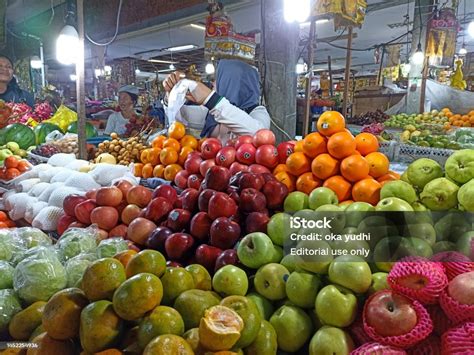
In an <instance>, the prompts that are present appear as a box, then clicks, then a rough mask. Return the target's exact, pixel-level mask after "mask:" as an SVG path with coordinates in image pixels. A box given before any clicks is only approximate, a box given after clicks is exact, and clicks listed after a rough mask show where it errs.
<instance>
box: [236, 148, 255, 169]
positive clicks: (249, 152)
mask: <svg viewBox="0 0 474 355" xmlns="http://www.w3.org/2000/svg"><path fill="white" fill-rule="evenodd" d="M256 153H257V149H256V148H255V147H254V146H253V144H249V143H246V144H242V145H241V146H240V147H239V149H237V155H236V159H237V161H238V162H239V163H242V164H247V165H250V164H253V163H255V154H256Z"/></svg>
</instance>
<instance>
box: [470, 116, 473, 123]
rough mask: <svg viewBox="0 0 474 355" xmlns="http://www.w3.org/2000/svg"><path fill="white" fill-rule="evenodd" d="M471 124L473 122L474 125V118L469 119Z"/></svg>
mask: <svg viewBox="0 0 474 355" xmlns="http://www.w3.org/2000/svg"><path fill="white" fill-rule="evenodd" d="M469 122H471V124H474V116H471V117H469Z"/></svg>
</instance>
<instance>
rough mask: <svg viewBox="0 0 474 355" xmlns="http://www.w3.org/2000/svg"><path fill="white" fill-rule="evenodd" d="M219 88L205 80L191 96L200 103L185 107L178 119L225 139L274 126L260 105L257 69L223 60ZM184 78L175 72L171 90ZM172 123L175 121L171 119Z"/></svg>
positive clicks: (198, 132) (197, 131) (207, 134)
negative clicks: (213, 88)
mask: <svg viewBox="0 0 474 355" xmlns="http://www.w3.org/2000/svg"><path fill="white" fill-rule="evenodd" d="M216 74H217V76H216V85H215V91H213V90H211V89H210V88H208V87H207V86H206V85H204V84H202V83H198V84H197V88H196V89H195V90H193V92H192V93H191V95H188V97H189V98H190V100H192V101H194V102H195V103H196V104H197V105H198V106H184V107H183V108H182V109H181V111H180V113H179V114H178V116H177V118H176V119H177V120H178V121H180V122H182V123H184V124H185V125H186V126H187V127H188V129H189V130H190V131H191V132H195V135H199V136H200V137H215V138H219V139H220V140H221V141H222V142H224V143H225V142H226V141H227V140H229V139H231V138H233V137H234V136H241V135H245V134H249V135H253V134H254V133H255V132H256V131H258V130H259V129H262V128H267V129H268V128H270V116H269V114H268V112H267V110H266V108H265V107H264V106H260V105H259V101H260V82H259V75H258V72H257V70H256V68H254V67H252V66H250V65H248V64H246V63H244V62H242V61H239V60H234V59H222V60H220V62H219V65H218V67H217V73H216ZM182 78H183V73H181V72H175V73H173V74H171V75H170V76H169V77H168V78H167V79H166V80H165V81H164V82H163V85H164V87H165V90H166V91H167V92H168V93H169V92H170V91H171V90H172V89H173V87H174V86H175V85H176V84H177V83H178V82H179V81H180V80H181V79H182ZM169 123H170V124H171V123H172V122H169Z"/></svg>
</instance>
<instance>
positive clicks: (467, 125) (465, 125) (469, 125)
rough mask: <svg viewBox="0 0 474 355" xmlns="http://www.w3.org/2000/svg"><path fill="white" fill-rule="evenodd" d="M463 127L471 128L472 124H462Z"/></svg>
mask: <svg viewBox="0 0 474 355" xmlns="http://www.w3.org/2000/svg"><path fill="white" fill-rule="evenodd" d="M462 126H463V127H471V124H470V123H469V122H464V123H463V124H462Z"/></svg>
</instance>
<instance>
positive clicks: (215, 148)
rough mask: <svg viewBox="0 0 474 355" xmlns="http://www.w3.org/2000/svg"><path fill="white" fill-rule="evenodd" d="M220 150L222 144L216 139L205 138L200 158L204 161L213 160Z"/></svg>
mask: <svg viewBox="0 0 474 355" xmlns="http://www.w3.org/2000/svg"><path fill="white" fill-rule="evenodd" d="M221 149H222V144H221V142H220V141H219V140H218V139H217V138H207V139H206V140H205V141H204V142H203V143H202V145H201V157H202V158H203V159H204V160H206V159H214V158H215V157H216V155H217V152H219V150H221Z"/></svg>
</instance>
